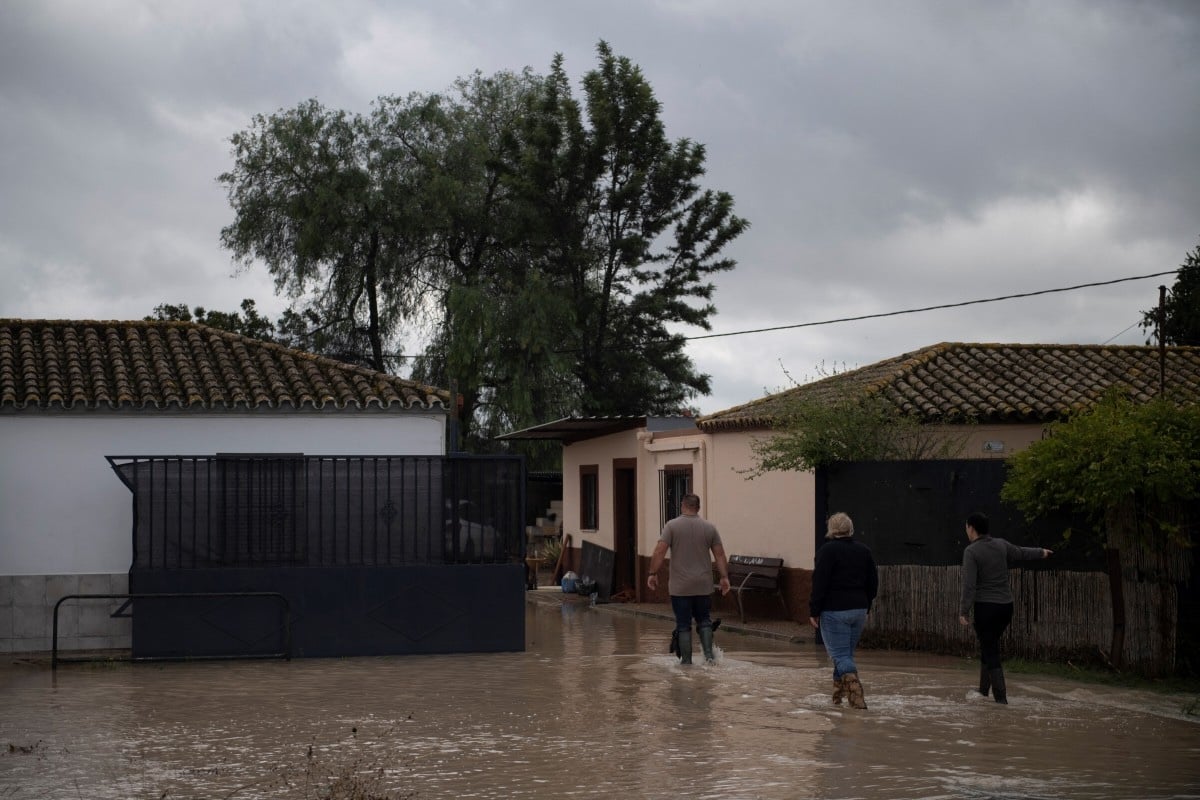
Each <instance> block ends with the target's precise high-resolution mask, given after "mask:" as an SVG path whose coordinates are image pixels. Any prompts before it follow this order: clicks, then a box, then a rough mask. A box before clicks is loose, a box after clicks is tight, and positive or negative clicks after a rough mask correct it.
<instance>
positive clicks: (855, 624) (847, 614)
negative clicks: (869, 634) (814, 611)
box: [821, 608, 867, 681]
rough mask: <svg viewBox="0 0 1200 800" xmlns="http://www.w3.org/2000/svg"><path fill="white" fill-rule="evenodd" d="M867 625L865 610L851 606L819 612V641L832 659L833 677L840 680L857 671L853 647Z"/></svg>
mask: <svg viewBox="0 0 1200 800" xmlns="http://www.w3.org/2000/svg"><path fill="white" fill-rule="evenodd" d="M866 626H867V610H866V609H865V608H851V609H848V610H846V611H822V612H821V641H823V642H824V643H825V650H826V652H828V653H829V657H830V658H831V659H833V679H834V680H835V681H837V680H841V678H842V676H843V675H845V674H847V673H849V672H858V666H857V665H856V664H855V663H854V648H856V647H858V640H859V639H860V638H862V633H863V628H865V627H866Z"/></svg>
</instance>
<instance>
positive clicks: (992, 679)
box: [958, 512, 1054, 703]
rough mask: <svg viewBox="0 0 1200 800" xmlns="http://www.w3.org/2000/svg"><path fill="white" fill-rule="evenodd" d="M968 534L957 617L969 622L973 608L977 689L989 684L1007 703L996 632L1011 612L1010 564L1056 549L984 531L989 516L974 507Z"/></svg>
mask: <svg viewBox="0 0 1200 800" xmlns="http://www.w3.org/2000/svg"><path fill="white" fill-rule="evenodd" d="M966 527H967V539H969V540H970V542H971V543H970V544H968V545H967V549H966V550H964V551H963V561H962V596H961V598H960V599H959V603H958V621H959V622H960V623H962V624H963V625H970V624H971V620H970V618H969V617H970V614H971V611H972V610H974V612H975V636H976V638H978V639H979V656H980V661H981V662H982V663H981V664H980V667H979V693H980V694H982V695H984V696H985V697H986V696H987V693H988V690H989V689H990V690H991V692H992V695H993V696H994V697H995V699H996V702H997V703H1008V690H1007V687H1006V686H1005V685H1004V669H1003V668H1002V667H1001V665H1000V637H1001V636H1003V635H1004V631H1005V630H1007V629H1008V625H1009V623H1010V622H1012V617H1013V596H1012V590H1010V589H1009V587H1008V570H1009V569H1010V568H1011V567H1013V566H1014V565H1015V564H1016V563H1017V562H1018V561H1032V560H1034V559H1040V558H1049V557H1050V555H1051V554H1052V553H1053V552H1054V551H1053V550H1047V549H1046V548H1044V547H1017V546H1016V545H1015V544H1012V543H1011V542H1007V541H1005V540H1004V539H997V538H995V537H993V536H992V535H991V534H989V533H988V518H987V517H986V516H984V515H983V514H980V513H978V512H976V513H974V514H971V515H970V516H969V517H967V524H966Z"/></svg>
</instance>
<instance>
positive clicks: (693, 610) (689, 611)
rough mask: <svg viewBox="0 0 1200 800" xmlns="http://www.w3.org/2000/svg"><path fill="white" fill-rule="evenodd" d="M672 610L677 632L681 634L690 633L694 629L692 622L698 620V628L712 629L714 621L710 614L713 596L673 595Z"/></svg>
mask: <svg viewBox="0 0 1200 800" xmlns="http://www.w3.org/2000/svg"><path fill="white" fill-rule="evenodd" d="M671 610H672V611H674V612H675V630H677V631H679V632H681V633H682V632H683V631H690V630H691V629H692V620H693V619H695V620H696V627H697V628H703V627H704V626H706V625H707V626H708V627H710V628H711V627H712V620H711V619H710V618H709V614H710V613H711V612H712V595H711V594H697V595H674V594H673V595H671Z"/></svg>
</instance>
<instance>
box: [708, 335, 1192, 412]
mask: <svg viewBox="0 0 1200 800" xmlns="http://www.w3.org/2000/svg"><path fill="white" fill-rule="evenodd" d="M1165 365H1166V369H1165V375H1166V386H1167V392H1168V393H1169V394H1170V395H1172V396H1174V397H1177V398H1179V399H1180V400H1181V401H1182V402H1186V403H1200V347H1168V348H1166V360H1165ZM1114 385H1123V386H1125V387H1126V389H1127V390H1128V391H1130V392H1131V393H1132V396H1133V397H1134V398H1135V399H1137V400H1138V401H1140V402H1145V401H1148V400H1150V399H1152V398H1154V397H1157V396H1158V393H1159V350H1158V348H1157V347H1125V346H1106V345H1071V344H1046V345H1036V344H962V343H943V344H937V345H933V346H932V347H927V348H924V349H923V350H918V351H916V352H914V353H906V354H904V355H901V356H897V357H895V358H890V359H887V360H885V361H879V362H877V363H875V364H869V365H868V366H865V367H861V368H859V369H856V370H851V371H848V372H843V373H840V374H838V375H832V376H830V377H828V378H824V379H823V380H819V381H815V382H813V383H808V384H804V385H802V386H797V387H795V388H793V389H789V390H787V391H785V392H780V393H778V394H773V395H770V396H767V397H763V398H761V399H759V400H755V401H753V402H750V403H745V404H743V405H740V406H735V407H733V408H729V409H726V410H724V411H718V412H716V413H714V414H708V415H706V416H703V417H700V419H698V420H697V423H696V424H697V425H698V426H699V427H700V428H701V429H702V430H705V431H718V430H743V429H753V428H769V427H771V425H772V424H773V421H774V420H775V418H776V414H777V413H778V412H779V411H780V410H781V409H782V406H783V404H784V403H786V402H787V400H788V399H790V398H805V399H812V400H816V401H822V400H829V401H832V400H834V399H836V398H838V397H841V396H844V395H845V394H847V393H849V394H856V393H857V394H863V395H871V394H878V395H881V396H882V397H884V398H885V399H886V400H887V401H888V402H889V403H891V405H892V406H893V407H895V408H896V409H897V410H899V411H900V412H901V413H904V414H911V415H914V416H916V417H918V418H920V419H921V420H923V421H925V422H955V421H965V420H975V421H978V422H1044V421H1050V420H1054V419H1061V418H1063V417H1064V416H1066V415H1067V414H1069V413H1071V412H1072V411H1077V410H1079V409H1083V408H1088V407H1090V406H1091V405H1093V404H1094V403H1095V402H1096V401H1097V400H1099V399H1100V398H1101V397H1102V396H1103V395H1104V393H1105V391H1106V390H1108V388H1109V387H1111V386H1114Z"/></svg>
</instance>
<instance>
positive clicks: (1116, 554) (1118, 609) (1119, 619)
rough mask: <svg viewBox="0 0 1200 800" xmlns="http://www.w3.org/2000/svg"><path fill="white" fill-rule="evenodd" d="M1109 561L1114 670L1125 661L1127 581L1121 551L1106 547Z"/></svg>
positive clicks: (1105, 552) (1119, 667)
mask: <svg viewBox="0 0 1200 800" xmlns="http://www.w3.org/2000/svg"><path fill="white" fill-rule="evenodd" d="M1104 555H1105V557H1106V559H1107V561H1108V594H1109V597H1111V598H1112V651H1111V654H1110V655H1109V658H1110V660H1111V662H1112V666H1113V668H1114V669H1121V667H1122V666H1123V665H1124V661H1125V580H1124V577H1123V576H1122V574H1121V550H1120V548H1117V547H1106V548H1105V549H1104Z"/></svg>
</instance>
